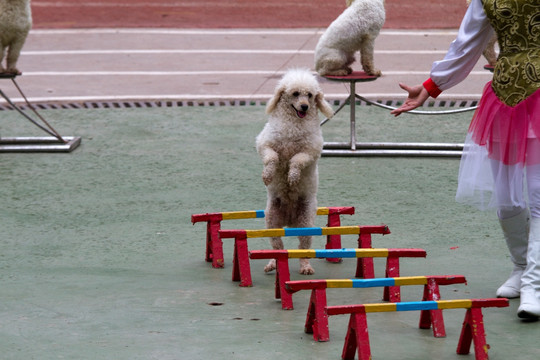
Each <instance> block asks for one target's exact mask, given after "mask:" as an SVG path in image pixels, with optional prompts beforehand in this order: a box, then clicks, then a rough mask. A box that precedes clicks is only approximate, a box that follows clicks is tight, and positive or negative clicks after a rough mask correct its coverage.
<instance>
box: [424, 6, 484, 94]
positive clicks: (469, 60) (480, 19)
mask: <svg viewBox="0 0 540 360" xmlns="http://www.w3.org/2000/svg"><path fill="white" fill-rule="evenodd" d="M493 33H494V31H493V28H492V27H491V24H490V23H489V21H488V19H487V16H486V13H485V12H484V8H483V7H482V2H481V0H472V2H471V4H470V5H469V8H468V9H467V12H466V13H465V16H464V17H463V21H462V22H461V26H460V28H459V31H458V35H457V37H456V39H455V40H454V41H453V42H452V44H450V47H449V49H448V52H447V53H446V56H445V57H444V59H443V60H440V61H436V62H434V63H433V66H432V67H431V74H430V78H431V80H433V82H434V83H435V84H436V85H437V86H438V88H439V89H440V90H442V91H443V90H448V89H450V88H451V87H452V86H455V85H457V84H458V83H460V82H461V81H463V80H464V79H465V78H466V77H467V75H469V73H470V72H471V70H472V69H473V68H474V66H475V65H476V63H477V62H478V59H479V58H480V56H482V52H483V51H484V48H485V44H486V43H487V41H488V40H489V39H490V38H491V37H492V36H493Z"/></svg>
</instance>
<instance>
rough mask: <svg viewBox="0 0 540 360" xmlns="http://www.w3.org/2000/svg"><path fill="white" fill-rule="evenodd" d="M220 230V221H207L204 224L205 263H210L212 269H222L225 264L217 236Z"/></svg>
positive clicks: (221, 243) (221, 246)
mask: <svg viewBox="0 0 540 360" xmlns="http://www.w3.org/2000/svg"><path fill="white" fill-rule="evenodd" d="M220 229H221V221H220V220H208V221H207V222H206V261H207V262H212V267H214V268H222V267H223V266H224V264H225V261H224V259H223V241H221V238H220V236H219V230H220Z"/></svg>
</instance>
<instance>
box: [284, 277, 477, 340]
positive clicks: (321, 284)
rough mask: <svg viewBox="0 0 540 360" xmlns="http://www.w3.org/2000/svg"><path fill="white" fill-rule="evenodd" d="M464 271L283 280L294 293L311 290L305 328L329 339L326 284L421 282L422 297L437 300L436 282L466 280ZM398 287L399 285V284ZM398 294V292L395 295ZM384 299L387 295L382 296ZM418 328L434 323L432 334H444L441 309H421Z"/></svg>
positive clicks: (353, 285) (397, 298)
mask: <svg viewBox="0 0 540 360" xmlns="http://www.w3.org/2000/svg"><path fill="white" fill-rule="evenodd" d="M466 283H467V281H466V280H465V277H464V276H463V275H439V276H410V277H398V278H379V279H326V280H298V281H287V282H285V290H286V291H287V293H290V294H294V293H295V292H297V291H300V290H311V297H310V299H309V306H308V311H307V316H306V324H305V326H304V332H305V333H306V334H313V339H314V340H315V341H319V342H324V341H328V340H329V339H330V335H329V330H328V316H327V315H326V306H327V301H326V289H327V288H334V289H335V288H358V289H360V288H371V287H381V286H384V287H388V286H405V285H424V294H423V296H422V301H432V300H440V298H441V295H440V292H439V285H451V284H466ZM398 289H399V287H398ZM396 295H397V296H396ZM384 300H387V299H384ZM390 301H392V302H399V301H401V297H400V294H399V293H397V294H396V293H394V297H393V298H392V296H391V297H390ZM419 326H420V328H421V329H429V328H430V327H432V326H433V336H434V337H445V336H446V331H445V328H444V319H443V316H442V310H422V311H421V312H420V324H419Z"/></svg>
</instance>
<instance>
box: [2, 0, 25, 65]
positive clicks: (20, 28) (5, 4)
mask: <svg viewBox="0 0 540 360" xmlns="http://www.w3.org/2000/svg"><path fill="white" fill-rule="evenodd" d="M31 27H32V12H31V10H30V0H0V51H1V52H0V74H13V75H20V74H21V72H20V71H19V69H17V60H18V59H19V55H20V53H21V49H22V47H23V45H24V42H25V41H26V37H27V36H28V32H29V31H30V28H31ZM6 50H7V56H6ZM5 56H6V67H4V66H2V62H3V60H4V57H5Z"/></svg>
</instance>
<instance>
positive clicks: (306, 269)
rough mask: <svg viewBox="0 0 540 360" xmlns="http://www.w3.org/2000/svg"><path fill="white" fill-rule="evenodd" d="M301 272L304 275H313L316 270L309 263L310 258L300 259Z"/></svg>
mask: <svg viewBox="0 0 540 360" xmlns="http://www.w3.org/2000/svg"><path fill="white" fill-rule="evenodd" d="M300 274H302V275H313V274H315V270H314V269H313V268H312V267H311V265H310V264H309V260H308V259H300Z"/></svg>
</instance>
